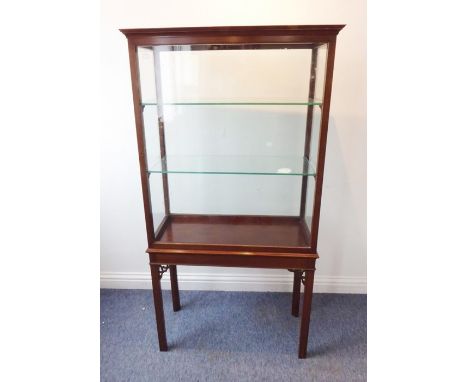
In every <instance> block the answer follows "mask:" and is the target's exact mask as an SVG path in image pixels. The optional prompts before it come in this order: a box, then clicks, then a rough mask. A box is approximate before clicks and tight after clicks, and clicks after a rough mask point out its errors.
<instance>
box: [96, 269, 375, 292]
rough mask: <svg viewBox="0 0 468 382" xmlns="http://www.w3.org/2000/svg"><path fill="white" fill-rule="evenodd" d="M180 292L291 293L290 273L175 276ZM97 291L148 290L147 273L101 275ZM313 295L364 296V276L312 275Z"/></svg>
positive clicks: (166, 283) (164, 283)
mask: <svg viewBox="0 0 468 382" xmlns="http://www.w3.org/2000/svg"><path fill="white" fill-rule="evenodd" d="M168 273H169V272H167V273H165V274H164V276H163V279H162V280H161V284H162V288H163V289H170V281H169V275H168ZM178 280H179V289H181V290H220V291H243V292H247V291H249V292H291V290H292V281H293V279H292V274H291V273H290V272H287V271H285V274H284V275H264V274H258V275H255V274H248V275H243V274H222V275H216V274H211V273H179V272H178ZM101 288H105V289H151V276H150V273H149V272H101ZM314 292H317V293H364V294H365V293H367V278H366V277H348V276H319V275H317V276H315V282H314Z"/></svg>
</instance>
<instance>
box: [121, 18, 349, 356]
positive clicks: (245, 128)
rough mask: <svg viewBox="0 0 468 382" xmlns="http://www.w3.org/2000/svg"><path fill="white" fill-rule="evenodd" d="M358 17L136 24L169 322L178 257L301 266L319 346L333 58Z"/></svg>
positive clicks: (154, 251) (306, 309)
mask: <svg viewBox="0 0 468 382" xmlns="http://www.w3.org/2000/svg"><path fill="white" fill-rule="evenodd" d="M343 27H344V25H299V26H248V27H247V26H243V27H206V28H204V27H197V28H164V29H123V30H121V32H122V33H124V34H125V36H126V37H127V40H128V51H129V56H130V72H131V81H132V90H133V104H134V105H133V106H134V112H135V122H136V132H137V140H138V152H139V161H140V175H141V185H142V190H143V203H144V209H145V218H146V231H147V238H148V249H147V253H148V254H149V260H150V268H151V276H152V283H153V295H154V304H155V310H156V323H157V331H158V339H159V348H160V350H161V351H166V350H167V349H168V346H167V340H166V330H165V323H164V311H163V301H162V293H161V282H160V280H161V277H162V274H163V273H164V272H166V271H167V270H169V273H170V279H171V288H172V302H173V308H174V311H178V310H180V308H181V305H180V299H179V289H178V284H177V268H176V267H177V265H194V266H197V265H198V266H200V265H203V266H221V267H254V268H278V269H285V270H289V271H291V272H293V274H294V281H293V285H292V308H291V310H292V314H293V315H294V316H299V310H300V290H301V283H302V284H304V296H303V303H302V310H301V319H300V330H299V358H305V357H306V353H307V340H308V334H309V321H310V313H311V306H312V289H313V284H314V272H315V263H316V260H317V259H318V257H319V256H318V253H317V237H318V230H319V222H320V200H321V196H322V183H323V176H324V173H323V172H324V163H325V150H326V143H327V128H328V117H329V110H330V98H331V90H332V77H333V63H334V58H335V44H336V37H337V34H338V32H339V31H340V30H341V29H342V28H343Z"/></svg>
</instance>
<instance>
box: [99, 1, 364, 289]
mask: <svg viewBox="0 0 468 382" xmlns="http://www.w3.org/2000/svg"><path fill="white" fill-rule="evenodd" d="M101 17H102V24H101V25H102V31H101V43H102V49H101V51H102V61H101V63H102V114H103V128H102V136H101V138H102V160H101V286H102V287H128V288H140V287H145V288H146V287H150V283H149V272H148V258H147V255H146V254H145V253H144V250H145V248H146V237H145V226H144V213H143V205H142V199H141V186H140V180H139V168H138V158H137V146H136V137H135V128H134V119H133V107H132V95H131V87H130V75H129V64H128V55H127V54H128V53H127V46H126V39H125V37H124V36H123V35H122V34H121V33H120V32H119V31H118V29H119V28H143V27H171V26H212V25H213V26H215V25H270V24H347V26H346V27H345V28H344V29H343V30H342V31H341V32H340V34H339V36H338V43H337V52H336V58H335V74H334V83H333V93H332V104H331V112H330V125H329V140H328V147H327V160H326V166H325V178H324V187H323V198H322V213H321V226H320V233H319V245H318V251H319V254H320V256H321V258H320V259H319V260H318V263H317V272H316V288H315V290H316V291H317V292H350V293H353V292H357V293H361V292H365V290H366V42H365V33H366V29H365V28H366V25H365V24H366V20H365V1H363V0H342V1H339V0H332V1H330V0H328V1H312V0H308V1H307V0H289V1H274V0H270V1H266V0H265V1H259V0H257V1H256V0H250V1H244V0H241V1H215V0H211V1H209V0H200V1H177V0H173V1H160V0H152V1H148V0H138V1H135V0H121V1H115V0H103V1H102V16H101ZM179 279H180V280H179V281H180V286H181V288H182V289H184V288H194V289H220V290H278V291H289V290H290V288H291V275H290V274H289V272H287V271H283V270H259V269H238V268H236V269H230V268H208V267H180V270H179ZM164 285H165V286H167V281H166V282H164Z"/></svg>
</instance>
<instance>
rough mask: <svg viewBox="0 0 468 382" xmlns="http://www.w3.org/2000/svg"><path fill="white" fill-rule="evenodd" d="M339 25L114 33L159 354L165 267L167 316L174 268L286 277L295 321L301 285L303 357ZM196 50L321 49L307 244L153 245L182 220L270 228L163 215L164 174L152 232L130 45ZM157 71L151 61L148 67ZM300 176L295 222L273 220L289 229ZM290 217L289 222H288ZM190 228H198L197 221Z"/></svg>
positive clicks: (163, 343)
mask: <svg viewBox="0 0 468 382" xmlns="http://www.w3.org/2000/svg"><path fill="white" fill-rule="evenodd" d="M343 27H344V25H301V26H245V27H206V28H205V27H197V28H160V29H123V30H121V32H122V33H124V34H125V36H126V37H127V39H128V51H129V57H130V71H131V80H132V91H133V104H134V113H135V123H136V132H137V140H138V152H139V161H140V176H141V184H142V191H143V202H144V209H145V221H146V233H147V240H148V249H147V253H148V254H149V258H150V267H151V275H152V282H153V294H154V303H155V310H156V321H157V330H158V338H159V347H160V350H161V351H166V350H167V349H168V347H167V340H166V331H165V323H164V311H163V302H162V293H161V283H160V279H161V277H162V274H163V273H164V272H165V271H167V270H168V269H169V271H170V277H171V289H172V300H173V308H174V311H178V310H179V309H180V299H179V290H178V285H177V270H176V266H177V265H208V266H223V267H255V268H282V269H288V270H290V271H292V272H293V273H294V282H293V298H292V314H293V315H294V316H298V315H299V305H300V304H299V301H300V288H301V281H302V282H303V283H304V299H303V308H302V316H301V323H300V336H299V358H305V357H306V352H307V340H308V334H309V321H310V312H311V306H312V290H313V283H314V272H315V262H316V260H317V259H318V257H319V256H318V254H317V238H318V230H319V222H320V202H321V197H322V184H323V172H324V164H325V151H326V144H327V130H328V118H329V112H330V98H331V91H332V79H333V64H334V59H335V44H336V36H337V34H338V32H339V31H340V30H341V29H342V28H343ZM194 44H196V45H197V46H198V47H199V48H198V49H204V46H205V45H212V44H219V45H220V47H221V48H223V49H224V48H227V49H235V47H236V46H240V45H242V44H249V45H252V44H258V46H259V48H261V46H262V44H276V46H279V47H281V46H284V47H286V48H287V47H288V46H291V44H296V46H297V44H304V46H308V47H310V46H312V45H313V44H317V46H318V45H319V44H328V54H327V58H326V72H325V83H324V94H323V100H322V105H321V109H322V110H321V122H320V132H319V135H318V157H317V162H316V163H317V166H316V175H315V195H314V199H313V206H312V208H313V214H312V223H311V229H310V232H309V230H308V228H307V227H304V230H305V232H306V233H305V237H306V238H307V240H308V243H309V245H307V246H299V245H297V246H296V245H290V246H276V245H268V243H264V242H261V243H259V244H258V245H245V244H242V243H238V244H229V245H226V244H222V243H219V242H210V240H206V241H205V242H201V243H177V242H167V241H161V240H160V239H161V238H162V237H163V235H164V232H165V230H166V229H167V228H168V227H170V226H171V225H173V224H177V222H178V221H190V222H191V223H192V224H205V223H206V222H208V223H209V224H217V222H219V224H224V225H227V226H229V225H230V224H232V225H233V227H234V225H236V224H239V222H241V223H242V219H254V221H255V224H256V227H258V229H259V232H260V230H261V227H262V225H268V224H271V217H267V216H257V217H250V218H246V217H241V216H231V217H219V216H215V215H213V216H203V217H201V216H197V215H194V216H190V215H175V214H171V212H170V200H169V192H168V181H167V174H163V176H162V182H163V190H164V202H165V212H166V216H165V218H164V219H163V221H162V223H161V224H160V225H159V226H158V227H155V226H154V222H153V216H152V210H151V199H150V192H149V172H148V168H147V160H146V157H145V155H146V153H145V152H146V151H145V142H144V130H143V128H144V127H143V118H142V113H143V108H144V106H143V105H142V99H141V94H140V78H139V66H138V55H137V47H138V46H161V49H164V48H163V47H162V46H167V45H194ZM316 59H317V55H316V49H313V50H312V59H311V62H312V65H311V83H310V94H309V98H313V97H314V94H313V92H314V89H315V75H314V72H313V71H314V70H315V66H314V60H315V61H316ZM155 65H157V62H155ZM311 109H312V108H311V107H309V108H308V113H307V125H306V136H305V145H304V156H305V157H307V156H308V155H309V154H308V153H309V151H310V144H311V130H312V110H311ZM159 134H160V149H161V155H165V140H164V121H163V118H161V116H160V118H159ZM307 182H308V177H307V176H303V179H302V192H301V207H300V214H299V216H298V217H284V218H282V219H277V220H275V222H279V223H278V224H286V225H288V224H292V225H294V224H295V225H297V226H298V229H301V228H300V227H301V225H302V221H303V218H304V214H305V192H306V188H307ZM288 219H290V220H288ZM197 222H198V223H197ZM163 264H164V265H163Z"/></svg>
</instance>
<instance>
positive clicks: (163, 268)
mask: <svg viewBox="0 0 468 382" xmlns="http://www.w3.org/2000/svg"><path fill="white" fill-rule="evenodd" d="M168 269H169V265H160V266H159V267H158V274H159V280H161V278H162V277H163V274H164V272H167V270H168Z"/></svg>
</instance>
